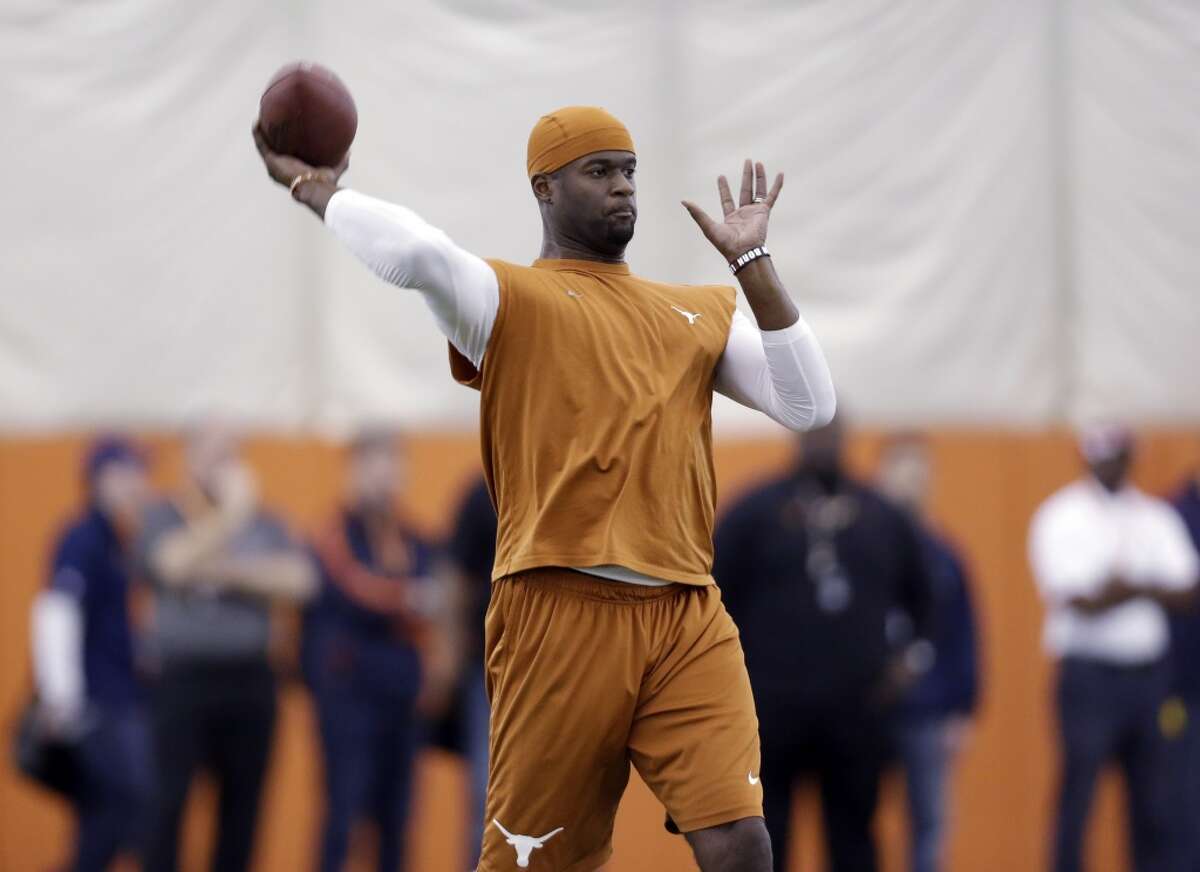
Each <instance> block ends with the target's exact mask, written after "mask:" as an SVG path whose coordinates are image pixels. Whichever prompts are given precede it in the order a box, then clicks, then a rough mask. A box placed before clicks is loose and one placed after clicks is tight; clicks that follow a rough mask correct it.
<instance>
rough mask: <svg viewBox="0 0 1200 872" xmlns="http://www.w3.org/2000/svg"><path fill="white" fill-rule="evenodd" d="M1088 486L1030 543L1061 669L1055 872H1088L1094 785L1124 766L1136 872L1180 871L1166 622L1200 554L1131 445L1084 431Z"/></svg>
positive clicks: (1112, 435) (1069, 491)
mask: <svg viewBox="0 0 1200 872" xmlns="http://www.w3.org/2000/svg"><path fill="white" fill-rule="evenodd" d="M1079 445H1080V451H1081V454H1082V456H1083V459H1084V461H1085V462H1086V463H1087V467H1088V474H1087V475H1085V476H1084V477H1083V478H1081V479H1079V480H1077V481H1075V482H1073V483H1071V484H1069V485H1067V486H1066V487H1064V488H1062V489H1061V490H1059V491H1058V492H1056V493H1054V494H1053V495H1051V496H1050V497H1049V498H1048V499H1047V500H1046V501H1045V502H1044V503H1043V504H1042V505H1041V507H1039V508H1038V510H1037V513H1036V514H1035V515H1034V517H1033V522H1032V524H1031V527H1030V532H1029V558H1030V562H1031V564H1032V566H1033V573H1034V577H1035V579H1036V580H1037V584H1038V589H1039V590H1040V591H1041V594H1042V598H1043V599H1044V600H1045V603H1046V623H1045V636H1044V638H1045V645H1046V648H1047V650H1048V651H1049V652H1050V653H1051V654H1052V655H1053V656H1054V657H1056V658H1057V659H1058V691H1057V697H1056V702H1057V706H1058V720H1059V741H1060V743H1061V746H1062V749H1061V751H1062V775H1061V782H1060V787H1059V799H1058V816H1057V824H1056V832H1055V842H1054V869H1055V872H1078V870H1080V869H1081V868H1082V851H1083V834H1084V829H1085V825H1086V823H1087V816H1088V811H1089V809H1090V808H1091V801H1092V793H1093V791H1094V788H1095V783H1096V776H1097V775H1098V774H1099V773H1100V770H1101V769H1102V768H1103V767H1104V766H1105V764H1107V763H1109V762H1110V761H1115V762H1117V763H1118V764H1119V765H1120V767H1121V770H1122V772H1123V774H1124V776H1125V782H1126V787H1127V790H1128V795H1129V803H1128V808H1129V818H1130V832H1131V834H1132V841H1133V860H1134V867H1135V869H1137V870H1138V872H1159V870H1163V872H1165V870H1168V869H1171V865H1170V863H1171V858H1170V854H1171V851H1170V843H1169V837H1170V827H1169V820H1168V815H1169V811H1168V809H1167V806H1166V799H1167V797H1166V783H1167V772H1166V769H1165V767H1164V743H1163V737H1162V732H1161V729H1160V725H1159V709H1160V706H1161V704H1162V702H1163V700H1164V699H1165V698H1166V694H1167V689H1168V686H1169V682H1170V666H1169V663H1168V660H1167V654H1168V648H1169V645H1170V639H1169V633H1168V628H1167V615H1166V612H1167V610H1174V609H1181V608H1187V607H1189V606H1190V605H1191V603H1192V600H1193V595H1194V587H1195V584H1196V574H1197V566H1198V563H1197V557H1196V551H1195V549H1194V548H1193V547H1192V543H1191V540H1190V538H1189V537H1188V532H1187V529H1186V528H1185V527H1184V525H1183V522H1182V521H1180V519H1179V516H1178V515H1177V514H1176V513H1175V512H1174V511H1173V510H1172V509H1171V507H1170V506H1169V505H1167V504H1166V503H1164V502H1163V501H1162V500H1158V499H1155V498H1154V497H1151V496H1148V495H1147V494H1145V493H1143V492H1142V491H1140V490H1138V488H1136V487H1135V486H1134V485H1133V484H1131V483H1130V482H1129V471H1130V465H1131V463H1132V461H1133V449H1134V442H1133V437H1132V435H1131V434H1130V433H1129V432H1128V431H1126V430H1124V429H1122V428H1119V427H1111V426H1102V427H1093V428H1090V429H1088V430H1086V431H1085V432H1084V433H1083V434H1082V435H1081V437H1080V442H1079Z"/></svg>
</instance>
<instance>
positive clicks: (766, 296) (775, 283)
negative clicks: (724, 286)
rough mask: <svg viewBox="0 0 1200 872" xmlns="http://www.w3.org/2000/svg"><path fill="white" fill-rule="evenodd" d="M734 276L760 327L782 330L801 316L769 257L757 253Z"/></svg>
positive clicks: (762, 328) (761, 328) (760, 328)
mask: <svg viewBox="0 0 1200 872" xmlns="http://www.w3.org/2000/svg"><path fill="white" fill-rule="evenodd" d="M737 280H738V282H739V283H740V284H741V286H742V293H743V294H745V295H746V302H747V303H749V304H750V309H751V310H752V311H753V312H754V320H755V321H757V322H758V329H759V330H783V329H784V328H785V327H791V326H792V325H793V324H795V323H796V321H797V319H799V317H800V313H799V312H798V311H797V310H796V304H795V303H793V302H792V298H791V297H790V296H789V295H788V292H787V289H786V288H785V287H784V286H783V282H782V281H780V280H779V274H778V273H776V272H775V266H774V264H772V263H771V258H769V257H760V258H758V259H757V260H753V261H751V262H750V263H749V264H747V265H746V266H744V267H742V269H741V270H740V271H739V272H738V274H737Z"/></svg>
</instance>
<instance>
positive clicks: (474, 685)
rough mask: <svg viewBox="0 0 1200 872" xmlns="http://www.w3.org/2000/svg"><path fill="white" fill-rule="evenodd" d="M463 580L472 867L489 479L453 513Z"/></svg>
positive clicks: (484, 747)
mask: <svg viewBox="0 0 1200 872" xmlns="http://www.w3.org/2000/svg"><path fill="white" fill-rule="evenodd" d="M447 551H448V554H447V556H448V557H449V559H450V561H451V562H452V564H453V567H454V571H455V574H456V578H457V580H458V584H459V589H460V596H461V609H460V611H459V615H460V620H461V621H462V622H463V628H462V636H461V638H462V641H463V651H462V664H463V668H462V674H461V676H460V678H459V682H458V686H457V688H456V689H455V705H454V712H455V717H454V721H455V723H454V725H453V726H454V728H455V729H454V732H456V733H457V740H458V741H457V750H459V751H460V752H461V753H462V754H463V756H464V758H465V759H466V762H467V775H468V781H469V788H470V797H469V799H468V803H469V804H468V810H469V814H468V820H469V822H470V823H469V825H468V830H467V832H468V833H469V835H468V843H469V845H468V851H467V853H468V856H469V859H470V863H468V867H474V865H475V863H477V862H478V861H479V837H478V834H479V832H481V831H482V829H483V823H484V820H483V810H484V803H485V801H486V800H487V773H488V715H489V710H490V707H489V705H488V697H487V687H486V684H485V681H484V663H483V652H484V638H483V627H484V620H485V618H486V617H487V608H488V603H489V602H490V600H491V593H492V566H493V564H494V563H495V560H496V510H495V508H494V507H493V506H492V498H491V497H490V496H488V492H487V483H486V482H485V481H484V480H483V478H482V477H481V478H479V479H477V480H476V481H475V482H473V483H472V485H471V486H470V487H469V488H468V489H467V491H466V493H465V494H464V495H463V497H462V500H461V502H460V503H459V506H458V509H457V511H456V512H455V515H454V527H453V531H452V533H451V535H450V541H449V544H448V547H447Z"/></svg>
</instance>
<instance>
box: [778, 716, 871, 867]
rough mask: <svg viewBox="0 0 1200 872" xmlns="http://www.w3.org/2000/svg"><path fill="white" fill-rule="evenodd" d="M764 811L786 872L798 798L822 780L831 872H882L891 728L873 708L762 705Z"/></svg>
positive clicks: (823, 813) (818, 784) (824, 818)
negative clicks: (877, 823) (877, 824)
mask: <svg viewBox="0 0 1200 872" xmlns="http://www.w3.org/2000/svg"><path fill="white" fill-rule="evenodd" d="M758 714H759V732H760V735H761V737H762V775H761V777H762V784H763V810H764V813H765V815H766V822H767V832H768V833H769V834H770V836H771V849H772V853H773V854H774V855H775V872H785V870H786V868H787V858H788V850H789V847H788V835H789V832H788V831H789V824H790V823H791V818H792V795H793V792H794V790H795V788H796V787H797V785H798V784H799V783H800V782H801V781H802V780H803V779H805V778H811V779H813V780H815V781H816V783H817V787H818V789H819V791H820V794H821V813H822V819H823V823H824V828H825V841H826V845H827V849H828V852H829V863H828V867H829V870H830V872H875V869H876V867H877V857H876V847H875V837H874V833H873V832H872V822H873V820H874V817H875V808H876V805H877V804H878V801H879V782H880V778H881V776H882V773H883V768H884V766H885V764H886V762H887V759H888V753H889V751H888V749H889V741H888V740H889V735H890V732H889V721H888V718H887V716H886V715H885V714H884V713H883V712H881V711H879V710H877V709H874V708H871V707H868V706H866V705H859V704H842V705H837V706H829V707H822V708H820V709H813V708H807V709H796V708H794V707H792V706H790V705H788V704H787V703H786V702H785V701H782V700H772V699H769V698H766V699H764V698H760V699H759V701H758Z"/></svg>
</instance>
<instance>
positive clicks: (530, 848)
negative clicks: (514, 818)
mask: <svg viewBox="0 0 1200 872" xmlns="http://www.w3.org/2000/svg"><path fill="white" fill-rule="evenodd" d="M492 823H494V824H495V825H496V829H498V830H499V831H500V832H502V833H504V840H505V841H506V842H508V844H510V845H512V846H513V847H514V848H516V849H517V865H518V866H520V867H521V868H522V869H525V868H528V866H529V855H530V854H532V853H533V852H534V850H535V849H537V848H540V847H542V846H543V845H545V844H546V842H548V841H550V840H551V839H553V838H554V837H555V836H557V835H558V834H559V833H561V832H562V831H563V828H562V827H559V828H558V829H556V830H551V831H550V832H548V833H546V835H544V836H538V837H537V838H534V837H533V836H514V835H513V834H512V833H510V832H509V831H508V830H506V829H504V824H502V823H500V821H498V820H496V819H495V818H492Z"/></svg>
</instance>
